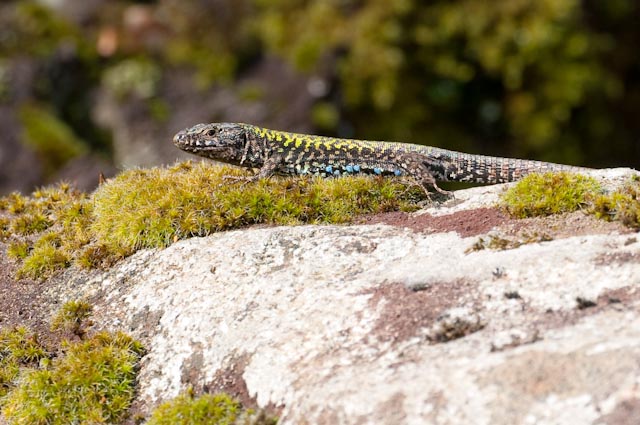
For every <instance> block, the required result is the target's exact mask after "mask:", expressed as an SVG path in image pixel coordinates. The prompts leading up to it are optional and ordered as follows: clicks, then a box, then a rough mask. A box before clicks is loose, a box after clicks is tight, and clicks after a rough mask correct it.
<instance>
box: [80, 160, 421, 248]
mask: <svg viewBox="0 0 640 425" xmlns="http://www.w3.org/2000/svg"><path fill="white" fill-rule="evenodd" d="M227 175H231V176H246V175H247V174H246V173H244V172H242V171H240V170H238V169H234V168H230V167H211V166H209V165H207V164H206V163H204V162H201V163H198V164H195V165H194V164H190V163H183V164H178V165H176V166H174V167H172V168H166V169H165V168H155V169H150V170H134V171H128V172H124V173H122V174H121V175H119V176H118V177H116V178H114V179H113V180H111V181H110V182H108V183H107V184H105V185H102V186H101V187H100V188H99V189H98V190H97V191H96V193H95V195H94V201H95V206H94V221H93V223H92V224H91V232H92V234H93V235H95V237H96V239H98V240H99V241H101V242H102V243H104V244H105V245H106V246H107V248H108V249H109V251H111V252H114V253H119V254H124V255H126V254H128V253H130V252H132V251H133V250H135V249H138V248H146V247H164V246H167V245H169V244H171V243H172V242H173V241H174V240H176V239H183V238H187V237H190V236H205V235H208V234H211V233H213V232H216V231H220V230H226V229H232V228H238V227H242V226H247V225H251V224H258V223H268V224H281V225H291V224H302V223H345V222H347V221H349V220H351V219H352V218H353V217H354V216H355V215H358V214H366V213H372V212H381V211H390V210H398V209H410V208H415V207H416V206H415V203H416V202H417V201H418V200H420V199H423V198H424V194H423V193H422V192H421V190H420V189H419V188H417V187H416V188H414V189H415V190H414V189H407V187H406V186H405V185H403V184H401V183H399V182H398V181H396V180H391V179H375V178H369V177H366V176H363V177H345V178H341V179H319V178H273V179H265V180H261V181H258V182H255V183H246V184H243V183H238V182H233V181H229V180H225V178H224V177H225V176H227ZM240 188H241V189H242V190H239V189H240Z"/></svg>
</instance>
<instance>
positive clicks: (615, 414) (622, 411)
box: [596, 398, 640, 425]
mask: <svg viewBox="0 0 640 425" xmlns="http://www.w3.org/2000/svg"><path fill="white" fill-rule="evenodd" d="M596 422H598V423H602V424H611V425H613V424H615V425H637V424H640V399H637V398H632V399H629V400H625V401H623V402H621V403H618V404H617V405H616V407H615V409H613V411H612V412H611V413H609V414H608V415H604V416H601V417H600V420H599V421H596Z"/></svg>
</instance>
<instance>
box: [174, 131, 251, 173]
mask: <svg viewBox="0 0 640 425" xmlns="http://www.w3.org/2000/svg"><path fill="white" fill-rule="evenodd" d="M245 143H246V129H245V127H244V126H243V125H242V124H234V123H211V124H196V125H194V126H193V127H189V128H186V129H184V130H182V131H180V132H178V133H177V134H176V135H175V136H174V137H173V144H174V145H176V146H177V147H178V148H180V149H182V150H183V151H186V152H190V153H193V154H195V155H199V156H203V157H206V158H211V159H215V160H217V161H222V162H227V163H230V164H239V163H240V161H241V158H242V153H243V150H244V145H245Z"/></svg>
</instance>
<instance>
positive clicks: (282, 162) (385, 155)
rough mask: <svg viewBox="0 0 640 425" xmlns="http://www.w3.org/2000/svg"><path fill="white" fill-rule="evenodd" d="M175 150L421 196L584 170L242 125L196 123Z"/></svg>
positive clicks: (270, 171) (269, 171)
mask: <svg viewBox="0 0 640 425" xmlns="http://www.w3.org/2000/svg"><path fill="white" fill-rule="evenodd" d="M173 143H174V144H175V145H176V146H177V147H178V148H180V149H182V150H184V151H186V152H189V153H192V154H195V155H199V156H202V157H206V158H210V159H213V160H216V161H219V162H224V163H227V164H232V165H237V166H243V167H247V168H253V169H258V172H257V173H256V174H255V175H254V176H252V177H250V178H249V180H257V179H260V178H266V177H270V176H272V175H274V174H295V175H306V174H309V175H317V176H323V177H329V176H341V175H351V174H358V173H364V174H375V175H391V176H409V177H411V178H413V179H415V180H416V181H417V183H419V184H420V185H421V186H422V188H423V189H424V190H425V192H426V193H427V194H429V190H430V189H433V190H435V191H437V192H440V193H442V194H449V192H447V191H445V190H443V189H441V188H440V187H438V185H437V181H457V182H470V183H484V184H497V183H507V182H512V181H516V180H518V179H520V178H521V177H523V176H525V175H527V174H530V173H536V172H537V173H544V172H558V171H568V172H576V173H577V172H585V171H589V169H588V168H582V167H575V166H571V165H563V164H556V163H551V162H542V161H534V160H525V159H515V158H503V157H495V156H485V155H475V154H468V153H462V152H456V151H451V150H447V149H441V148H437V147H433V146H423V145H417V144H410V143H398V142H383V141H370V140H355V139H341V138H333V137H324V136H315V135H309V134H299V133H290V132H285V131H278V130H270V129H267V128H262V127H258V126H254V125H251V124H243V123H209V124H197V125H194V126H192V127H189V128H186V129H184V130H182V131H180V132H178V133H177V134H176V135H175V136H174V138H173Z"/></svg>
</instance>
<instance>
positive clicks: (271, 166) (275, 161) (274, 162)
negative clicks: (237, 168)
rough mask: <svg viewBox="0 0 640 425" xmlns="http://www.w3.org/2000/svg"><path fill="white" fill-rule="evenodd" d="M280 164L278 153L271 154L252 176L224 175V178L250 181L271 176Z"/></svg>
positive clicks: (280, 158)
mask: <svg viewBox="0 0 640 425" xmlns="http://www.w3.org/2000/svg"><path fill="white" fill-rule="evenodd" d="M281 164H282V157H281V156H280V155H272V156H270V157H269V158H267V160H266V161H265V162H264V164H262V167H260V169H259V170H258V172H257V173H256V174H254V175H253V176H224V177H223V178H224V179H225V180H239V181H244V182H245V183H252V182H255V181H258V180H260V179H264V178H267V177H271V176H272V175H274V174H275V172H276V170H277V169H278V167H279V166H280V165H281Z"/></svg>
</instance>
